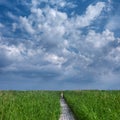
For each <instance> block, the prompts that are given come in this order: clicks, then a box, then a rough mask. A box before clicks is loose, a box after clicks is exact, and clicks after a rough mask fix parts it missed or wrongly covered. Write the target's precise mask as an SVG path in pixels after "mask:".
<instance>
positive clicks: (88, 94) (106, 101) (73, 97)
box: [64, 91, 120, 120]
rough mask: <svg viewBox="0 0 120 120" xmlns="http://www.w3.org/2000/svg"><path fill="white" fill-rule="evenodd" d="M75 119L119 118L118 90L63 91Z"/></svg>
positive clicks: (119, 95) (102, 119)
mask: <svg viewBox="0 0 120 120" xmlns="http://www.w3.org/2000/svg"><path fill="white" fill-rule="evenodd" d="M64 96H65V99H66V101H67V103H68V104H69V106H70V108H71V109H72V111H73V113H74V115H75V117H76V120H120V91H65V92H64Z"/></svg>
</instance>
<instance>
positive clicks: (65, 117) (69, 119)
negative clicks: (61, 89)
mask: <svg viewBox="0 0 120 120" xmlns="http://www.w3.org/2000/svg"><path fill="white" fill-rule="evenodd" d="M60 105H61V115H60V119H59V120H75V119H74V116H73V114H72V112H71V110H70V108H69V107H68V105H67V103H66V102H65V100H64V98H62V97H61V99H60Z"/></svg>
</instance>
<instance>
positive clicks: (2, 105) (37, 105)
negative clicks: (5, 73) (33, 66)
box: [0, 91, 60, 120]
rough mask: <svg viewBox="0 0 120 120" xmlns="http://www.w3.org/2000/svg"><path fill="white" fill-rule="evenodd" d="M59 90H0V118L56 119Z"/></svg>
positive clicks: (57, 116)
mask: <svg viewBox="0 0 120 120" xmlns="http://www.w3.org/2000/svg"><path fill="white" fill-rule="evenodd" d="M59 116H60V92H52V91H0V120H58V119H59Z"/></svg>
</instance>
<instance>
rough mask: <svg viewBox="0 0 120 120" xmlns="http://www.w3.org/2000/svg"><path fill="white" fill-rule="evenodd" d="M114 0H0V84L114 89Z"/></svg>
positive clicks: (119, 18) (117, 30) (117, 26)
mask: <svg viewBox="0 0 120 120" xmlns="http://www.w3.org/2000/svg"><path fill="white" fill-rule="evenodd" d="M119 11H120V0H0V89H15V90H32V89H50V90H52V89H53V90H58V89H120V12H119Z"/></svg>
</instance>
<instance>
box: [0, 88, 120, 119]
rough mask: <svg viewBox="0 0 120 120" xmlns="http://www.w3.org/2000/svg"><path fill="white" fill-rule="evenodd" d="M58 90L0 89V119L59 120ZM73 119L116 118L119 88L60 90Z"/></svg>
mask: <svg viewBox="0 0 120 120" xmlns="http://www.w3.org/2000/svg"><path fill="white" fill-rule="evenodd" d="M60 93H61V92H60V91H0V120H59V117H60V113H61V107H60ZM64 98H65V100H66V102H67V104H68V105H69V107H70V108H71V110H72V112H73V114H74V116H75V118H76V120H119V119H120V90H118V91H117V90H116V91H115V90H114V91H105V90H101V91H99V90H79V91H64Z"/></svg>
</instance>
